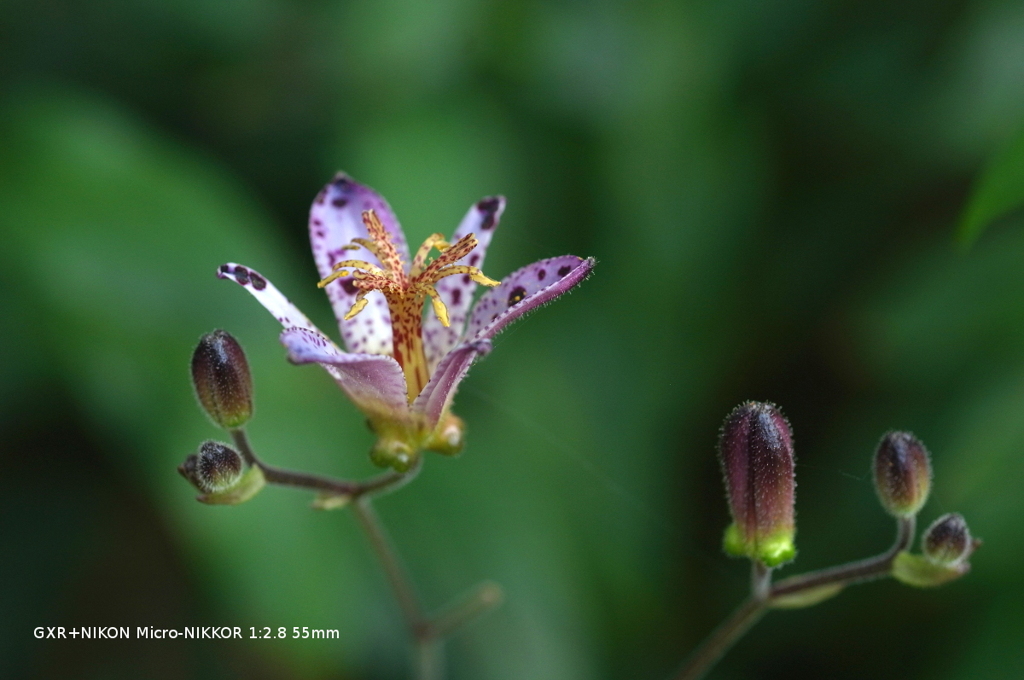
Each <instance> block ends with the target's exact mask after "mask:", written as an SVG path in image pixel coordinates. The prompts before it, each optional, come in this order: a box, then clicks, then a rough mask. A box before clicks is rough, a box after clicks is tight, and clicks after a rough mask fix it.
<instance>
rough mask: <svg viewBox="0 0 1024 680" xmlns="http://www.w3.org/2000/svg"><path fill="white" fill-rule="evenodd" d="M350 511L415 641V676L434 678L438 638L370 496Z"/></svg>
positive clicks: (437, 669)
mask: <svg viewBox="0 0 1024 680" xmlns="http://www.w3.org/2000/svg"><path fill="white" fill-rule="evenodd" d="M352 512H353V513H355V516H356V519H357V520H359V524H360V526H362V528H363V530H364V531H365V532H366V536H367V538H369V539H370V545H371V546H372V547H373V551H374V552H375V553H376V554H377V558H378V559H379V560H380V563H381V566H383V567H384V574H385V576H386V577H387V580H388V584H390V586H391V589H392V590H393V591H394V593H395V599H397V600H398V606H399V608H400V609H401V610H402V616H403V617H404V618H405V624H406V627H408V629H409V634H410V635H411V636H412V638H413V640H414V641H415V643H416V677H417V678H418V679H419V680H437V678H439V677H440V676H439V673H440V667H441V659H440V653H441V650H440V648H439V647H438V640H437V638H436V637H435V636H434V635H433V634H432V631H431V626H430V622H429V620H428V619H427V617H426V615H425V614H424V613H423V609H422V608H421V607H420V603H419V599H418V598H417V597H416V592H415V591H414V590H413V587H412V581H410V579H409V577H408V576H407V575H406V573H405V570H404V569H403V568H402V563H401V561H400V560H399V559H398V554H397V553H396V552H395V549H394V547H393V546H392V545H391V540H390V539H389V538H388V535H387V532H386V531H385V530H384V525H383V524H381V521H380V517H378V516H377V513H376V511H374V509H373V506H372V505H371V501H370V497H369V496H364V497H362V498H358V499H356V501H355V502H354V503H353V504H352Z"/></svg>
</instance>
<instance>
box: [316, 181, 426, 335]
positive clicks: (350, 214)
mask: <svg viewBox="0 0 1024 680" xmlns="http://www.w3.org/2000/svg"><path fill="white" fill-rule="evenodd" d="M365 210H373V211H374V212H375V213H376V214H377V217H378V218H380V221H381V224H383V225H384V228H385V229H387V231H388V233H389V235H390V236H391V241H392V243H394V245H395V248H397V250H398V252H399V254H400V255H401V256H402V258H403V260H404V261H405V262H408V261H409V246H408V245H407V244H406V242H405V236H404V235H403V234H402V228H401V227H400V226H399V225H398V220H397V219H395V214H394V213H393V212H392V211H391V206H389V205H388V204H387V201H385V200H384V198H383V197H381V196H380V194H378V193H377V192H375V191H374V190H373V189H371V188H370V187H367V186H364V185H362V184H359V183H357V182H354V181H353V180H352V179H350V178H349V177H348V176H347V175H345V174H343V173H339V174H338V175H337V176H336V177H335V178H334V179H333V180H332V181H331V182H330V183H329V184H328V185H327V186H325V187H324V188H323V189H322V190H321V191H320V193H319V194H317V197H316V199H315V200H314V201H313V206H312V208H310V210H309V240H310V243H311V244H312V246H313V259H314V260H315V261H316V268H317V270H318V271H319V272H320V278H326V277H327V276H328V275H330V274H331V272H333V271H334V265H335V264H336V263H337V262H340V261H341V260H349V259H357V260H365V261H367V262H369V263H370V264H374V265H376V264H380V263H379V261H378V260H377V257H376V256H375V255H374V254H373V253H371V252H369V251H367V250H365V249H360V250H357V251H352V250H346V249H345V246H347V245H349V244H350V243H352V239H353V238H364V239H365V238H368V237H369V234H367V231H366V226H365V225H364V224H363V217H362V214H363V211H365ZM325 290H326V291H327V297H328V298H329V299H330V301H331V306H332V307H333V308H334V316H336V317H337V318H338V327H339V328H340V329H341V337H342V339H343V340H344V342H345V347H347V348H348V351H350V352H365V353H368V354H390V353H391V314H390V312H389V311H388V305H387V301H386V300H385V299H384V296H383V295H382V294H381V293H380V292H378V291H373V292H371V293H369V294H368V295H367V296H366V300H367V302H368V304H367V305H366V308H365V309H363V311H362V312H360V313H359V315H358V316H356V317H354V318H352V319H351V320H349V321H345V319H344V316H345V314H346V313H347V312H348V311H349V309H351V307H352V303H353V302H355V299H356V293H357V292H358V291H357V290H356V287H355V286H354V285H353V284H352V278H351V277H346V278H342V279H338V280H337V281H333V282H332V283H329V284H328V285H327V286H326V287H325Z"/></svg>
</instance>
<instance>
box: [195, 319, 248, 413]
mask: <svg viewBox="0 0 1024 680" xmlns="http://www.w3.org/2000/svg"><path fill="white" fill-rule="evenodd" d="M192 384H193V385H194V386H195V388H196V396H197V397H198V398H199V403H200V404H202V406H203V410H205V411H206V413H207V414H208V415H209V416H210V418H212V419H213V422H215V423H216V424H217V425H219V426H221V427H223V428H225V429H227V430H233V429H236V428H239V427H241V426H242V425H244V424H245V423H246V421H248V420H249V417H250V416H252V378H251V376H250V375H249V362H248V361H246V358H245V352H243V351H242V346H241V345H239V344H238V341H237V340H235V338H234V337H233V336H232V335H231V334H230V333H228V332H226V331H221V330H217V331H214V332H212V333H207V334H206V335H204V336H203V337H202V338H201V339H200V340H199V345H198V346H196V350H195V352H193V354H192Z"/></svg>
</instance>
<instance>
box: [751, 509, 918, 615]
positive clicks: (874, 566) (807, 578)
mask: <svg viewBox="0 0 1024 680" xmlns="http://www.w3.org/2000/svg"><path fill="white" fill-rule="evenodd" d="M914 524H915V523H914V518H913V517H909V518H907V517H901V518H898V519H897V520H896V542H895V543H893V545H892V547H891V548H889V549H888V550H886V551H885V552H884V553H882V554H881V555H876V556H875V557H869V558H867V559H866V560H859V561H857V562H849V563H847V564H841V565H839V566H837V567H829V568H828V569H821V570H819V571H812V572H808V573H806V574H800V575H798V576H791V577H789V578H787V579H784V580H782V581H779V582H778V583H776V584H775V585H774V586H773V587H772V590H771V597H772V598H778V597H782V596H784V595H796V594H798V593H801V592H805V591H808V590H811V589H813V588H819V587H821V586H847V585H850V584H851V583H859V582H861V581H869V580H871V579H876V578H881V577H883V576H888V575H889V573H890V572H891V571H892V561H893V560H894V559H896V555H898V554H900V553H901V552H903V551H904V550H906V549H907V548H909V547H910V544H911V543H912V542H913V540H914Z"/></svg>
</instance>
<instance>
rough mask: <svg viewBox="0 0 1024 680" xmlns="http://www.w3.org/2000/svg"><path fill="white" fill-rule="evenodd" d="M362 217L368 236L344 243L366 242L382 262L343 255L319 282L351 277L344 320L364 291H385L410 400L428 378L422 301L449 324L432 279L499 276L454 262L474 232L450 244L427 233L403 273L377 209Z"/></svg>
mask: <svg viewBox="0 0 1024 680" xmlns="http://www.w3.org/2000/svg"><path fill="white" fill-rule="evenodd" d="M362 217H363V224H365V225H366V231H367V232H368V233H369V236H370V238H368V239H364V238H354V239H352V242H351V243H350V244H349V245H347V246H345V249H346V250H358V249H359V248H365V249H366V250H368V251H369V252H370V253H372V254H373V255H374V256H375V257H376V258H377V260H379V261H380V263H381V266H379V267H378V266H377V265H373V264H370V263H369V262H366V261H365V260H342V261H341V262H338V263H337V264H335V265H334V267H333V269H334V271H333V272H332V273H331V274H330V275H329V276H327V277H326V278H324V279H323V280H321V281H320V282H319V283H318V284H317V287H318V288H323V287H324V286H326V285H327V284H329V283H331V282H332V281H334V280H336V279H341V278H345V277H348V276H351V277H352V279H351V283H352V285H353V286H354V287H355V289H356V291H357V292H356V297H355V302H354V303H353V304H352V307H351V308H350V309H349V310H348V312H347V313H346V314H345V317H344V318H345V320H346V321H347V320H349V319H352V318H353V317H354V316H356V315H357V314H359V312H361V311H362V310H363V309H364V308H365V307H366V305H367V303H368V300H367V299H366V294H367V293H369V292H370V291H374V290H379V291H380V292H381V293H383V294H384V298H385V299H386V300H387V303H388V310H389V311H390V313H391V327H392V333H393V349H392V356H393V357H394V359H395V361H397V362H398V364H399V365H400V366H401V367H402V371H403V372H404V373H405V382H406V386H407V390H408V399H409V403H412V401H413V400H414V399H415V398H416V396H417V395H418V394H419V393H420V392H421V391H422V390H423V388H424V387H426V385H427V382H428V381H429V379H430V371H429V370H428V366H427V358H426V355H425V354H424V352H423V337H422V330H421V325H422V324H421V322H422V317H423V304H424V302H425V301H426V299H427V298H430V302H431V305H432V307H433V310H434V314H435V315H437V318H438V320H440V322H441V323H442V324H443V325H444V326H446V327H447V326H448V325H449V321H448V308H447V307H446V306H445V304H444V302H443V301H442V300H441V296H440V295H439V294H438V292H437V289H436V288H434V284H435V283H437V282H438V281H440V280H441V279H443V278H444V277H446V276H455V275H458V274H461V275H464V276H468V277H469V278H470V279H472V280H473V281H476V282H477V283H479V284H482V285H484V286H491V287H493V286H497V285H498V284H499V283H500V282H499V281H495V280H493V279H490V278H488V277H487V276H484V273H483V272H482V271H480V269H479V268H477V267H471V266H469V265H461V264H455V263H456V262H458V261H459V260H461V259H462V258H463V257H465V256H466V255H468V254H469V253H470V252H472V251H473V249H474V248H476V246H477V244H478V241H477V238H476V236H475V235H473V234H468V235H466V236H464V237H462V238H461V239H459V240H458V241H456V242H455V243H454V244H449V243H448V242H447V241H445V240H444V236H442V235H441V234H431V235H430V236H429V237H428V238H427V240H426V241H424V242H423V245H421V246H420V247H419V250H417V251H416V255H415V256H414V257H413V258H412V263H411V266H410V268H409V272H408V273H406V271H405V262H403V260H402V256H401V255H400V254H399V252H398V249H397V248H396V247H395V245H394V243H393V242H392V240H391V235H390V234H389V233H388V231H387V229H385V228H384V225H383V224H381V221H380V219H379V218H378V217H377V214H376V213H375V212H374V211H373V210H367V211H365V212H363V214H362ZM435 249H436V250H437V251H438V256H437V257H436V258H434V259H433V260H432V261H430V262H428V261H427V260H428V257H429V255H430V253H431V251H433V250H435Z"/></svg>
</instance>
